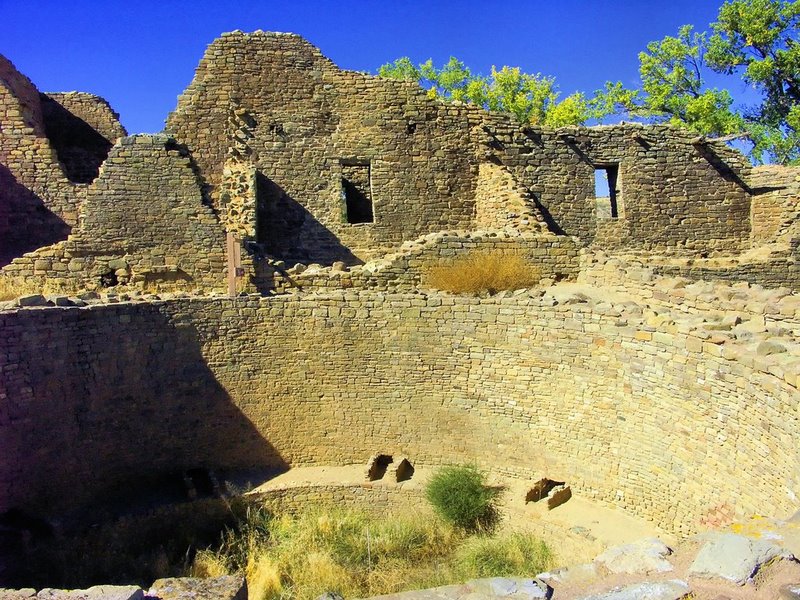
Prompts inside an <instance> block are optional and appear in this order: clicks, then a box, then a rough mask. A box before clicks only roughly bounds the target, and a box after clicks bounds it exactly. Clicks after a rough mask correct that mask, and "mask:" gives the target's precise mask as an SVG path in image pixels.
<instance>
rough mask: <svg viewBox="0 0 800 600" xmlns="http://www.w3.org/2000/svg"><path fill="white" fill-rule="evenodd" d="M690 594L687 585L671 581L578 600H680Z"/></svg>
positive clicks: (639, 585) (622, 588) (646, 584)
mask: <svg viewBox="0 0 800 600" xmlns="http://www.w3.org/2000/svg"><path fill="white" fill-rule="evenodd" d="M690 593H691V590H690V589H689V584H688V583H686V582H685V581H680V580H678V579H672V580H670V581H658V582H654V583H648V582H644V583H635V584H633V585H628V586H625V587H619V588H614V589H613V590H611V591H609V592H604V593H602V594H596V595H592V596H585V597H583V598H581V599H580V600H681V599H682V598H687V597H688V596H689V594H690Z"/></svg>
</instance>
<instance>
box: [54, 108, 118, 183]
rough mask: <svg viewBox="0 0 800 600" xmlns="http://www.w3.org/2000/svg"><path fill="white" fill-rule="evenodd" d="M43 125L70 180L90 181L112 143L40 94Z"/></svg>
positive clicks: (96, 172) (95, 174)
mask: <svg viewBox="0 0 800 600" xmlns="http://www.w3.org/2000/svg"><path fill="white" fill-rule="evenodd" d="M40 98H41V101H42V116H43V117H44V127H45V132H46V134H47V137H48V138H49V139H50V143H51V144H52V146H53V149H55V151H56V154H57V155H58V160H59V161H60V162H61V164H62V165H64V174H65V175H66V176H67V178H68V179H69V180H70V181H72V182H73V183H91V182H92V181H94V180H95V179H96V178H97V175H98V173H99V172H100V165H102V164H103V161H105V159H106V157H107V156H108V151H109V150H111V146H112V145H113V144H112V142H111V141H110V140H107V139H106V138H104V137H103V136H102V135H101V134H100V133H98V132H97V131H96V130H95V129H94V128H93V127H92V126H91V125H89V124H88V123H87V122H86V121H84V120H83V119H81V118H80V117H77V116H75V115H74V114H72V113H71V112H69V111H68V110H67V109H66V108H64V107H63V106H61V105H60V104H59V103H58V102H56V101H55V100H53V99H51V98H49V97H48V96H47V95H46V94H40Z"/></svg>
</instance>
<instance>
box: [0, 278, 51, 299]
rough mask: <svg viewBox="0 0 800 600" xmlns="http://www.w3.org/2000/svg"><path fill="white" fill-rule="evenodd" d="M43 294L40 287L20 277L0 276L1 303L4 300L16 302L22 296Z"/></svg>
mask: <svg viewBox="0 0 800 600" xmlns="http://www.w3.org/2000/svg"><path fill="white" fill-rule="evenodd" d="M41 293H42V289H41V287H40V286H36V285H33V284H32V283H30V282H28V281H25V280H24V279H22V278H20V277H10V276H8V275H0V302H2V301H4V300H15V299H16V298H19V297H20V296H28V295H31V294H41Z"/></svg>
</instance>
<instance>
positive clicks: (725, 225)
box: [483, 115, 750, 251]
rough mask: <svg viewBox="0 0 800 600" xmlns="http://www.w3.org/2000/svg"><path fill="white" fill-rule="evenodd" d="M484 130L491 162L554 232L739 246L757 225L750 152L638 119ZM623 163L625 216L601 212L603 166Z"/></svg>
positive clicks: (628, 241) (674, 245) (644, 245)
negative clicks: (598, 175) (598, 185)
mask: <svg viewBox="0 0 800 600" xmlns="http://www.w3.org/2000/svg"><path fill="white" fill-rule="evenodd" d="M490 118H491V121H492V122H491V123H490V124H488V125H487V126H486V127H485V128H484V130H483V133H484V136H485V138H486V140H487V141H486V144H487V145H488V146H489V147H490V148H491V156H492V157H494V160H497V161H500V162H502V164H503V165H505V166H506V167H507V168H509V169H510V170H511V171H512V173H513V174H514V175H515V177H516V179H517V181H519V182H520V183H521V184H522V185H524V186H525V187H527V188H528V189H529V190H530V191H531V192H532V194H533V196H534V197H535V198H536V199H537V200H538V202H539V203H540V204H541V206H542V209H543V212H544V213H545V215H546V216H549V218H550V224H551V228H553V229H554V230H555V231H559V232H563V233H567V234H569V235H575V236H578V237H579V238H581V240H583V241H584V242H585V243H589V242H592V241H594V243H595V244H596V245H597V246H598V247H609V248H614V247H635V248H639V249H648V250H650V249H671V250H695V251H708V250H713V249H718V250H726V251H733V250H740V249H742V248H743V247H745V246H746V242H747V240H748V237H749V233H750V195H749V188H748V187H747V185H746V184H745V183H744V180H745V177H746V175H747V173H748V172H749V166H748V163H747V161H746V159H745V158H744V157H743V156H742V155H741V154H739V153H738V152H736V151H733V150H731V149H729V148H727V147H726V146H725V145H724V144H713V143H711V144H696V143H693V140H694V139H695V137H696V136H695V134H693V133H691V132H688V131H683V130H678V129H675V128H672V127H669V126H643V125H636V124H627V125H614V126H603V127H565V128H562V129H558V130H547V129H539V128H532V127H523V126H519V125H514V124H512V123H505V122H501V121H500V119H499V118H494V117H493V116H492V115H488V116H487V120H489V119H490ZM609 165H615V166H617V167H618V169H619V178H618V181H617V187H618V190H619V198H618V203H619V214H620V216H619V218H618V219H616V220H613V221H610V220H598V219H597V213H598V211H597V208H596V204H595V177H594V171H595V168H596V167H603V166H609Z"/></svg>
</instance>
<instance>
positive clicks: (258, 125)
mask: <svg viewBox="0 0 800 600" xmlns="http://www.w3.org/2000/svg"><path fill="white" fill-rule="evenodd" d="M237 111H238V113H239V117H238V118H237V119H231V118H230V115H231V113H236V112H237ZM470 115H473V116H472V119H473V120H474V119H476V118H477V113H474V112H470V111H465V110H463V109H459V108H456V107H452V106H446V105H442V104H439V103H437V102H433V101H430V100H427V99H426V98H425V96H424V93H423V92H422V91H421V90H420V89H419V88H418V87H417V86H415V85H409V84H404V83H401V82H389V81H384V80H380V79H377V78H374V77H369V76H365V75H362V74H359V73H351V72H346V71H340V70H339V69H337V68H336V67H335V66H334V65H333V64H332V63H331V62H330V61H328V60H327V59H326V58H324V57H323V56H322V55H321V54H320V52H319V50H317V49H316V48H314V47H313V46H311V45H310V44H308V43H307V42H305V41H304V40H302V39H301V38H300V37H298V36H295V35H288V34H266V33H254V34H249V35H245V34H242V33H241V32H235V33H231V34H225V35H223V37H221V38H219V39H218V40H216V41H215V42H214V43H212V44H211V45H210V46H209V48H208V50H207V51H206V54H205V56H204V58H203V60H202V61H201V63H200V65H199V66H198V68H197V72H196V74H195V79H194V81H193V82H192V84H191V85H190V86H189V88H188V89H187V90H186V92H184V94H183V95H182V96H181V97H180V99H179V102H178V107H177V109H176V111H175V112H174V113H172V114H171V115H170V117H169V119H168V121H167V129H168V130H169V131H170V132H172V133H173V134H174V135H175V136H176V138H177V139H179V140H180V141H181V142H183V143H186V144H187V146H188V147H189V149H190V150H191V152H192V155H193V157H194V158H195V160H196V161H197V163H198V165H199V167H200V171H201V173H202V175H203V176H204V177H205V178H206V180H207V181H208V182H209V184H210V185H211V195H212V198H213V199H214V201H215V203H216V202H218V194H219V191H218V188H219V185H220V182H221V178H222V173H223V165H224V162H225V157H226V149H227V148H228V147H229V146H231V145H233V143H234V142H233V141H232V140H236V139H239V138H247V139H246V145H247V147H248V148H249V150H250V152H251V153H252V156H253V161H254V163H255V165H256V167H257V169H258V170H259V172H260V175H261V176H262V177H263V178H264V179H265V184H264V185H262V186H260V190H261V193H262V196H261V198H260V202H261V204H262V205H263V209H262V213H261V214H260V215H259V217H260V221H261V222H260V233H259V239H260V241H263V242H264V243H266V244H268V245H269V248H270V250H271V252H272V253H273V254H275V255H276V256H277V257H279V258H284V259H286V260H293V261H297V262H330V261H332V260H346V261H348V262H357V261H358V260H359V259H361V260H363V259H365V258H369V257H372V256H375V255H377V254H378V253H380V251H381V250H382V249H383V250H385V249H386V248H387V247H390V246H392V245H396V244H398V243H399V242H401V241H403V240H406V239H413V238H416V237H419V236H420V235H422V234H424V233H429V232H432V231H437V230H443V229H466V228H468V227H469V225H470V224H471V222H472V219H473V216H474V203H473V201H472V199H471V195H472V189H473V187H474V182H475V177H476V175H477V163H476V162H475V159H474V157H473V156H471V155H470V151H469V145H468V139H469V130H470V127H471V126H472V123H471V121H470ZM243 119H244V120H246V121H248V122H249V123H250V125H248V132H247V135H245V136H243V135H242V132H241V131H240V130H241V125H240V122H241V120H243ZM354 164H356V165H365V166H369V169H370V176H371V185H372V200H373V203H374V217H375V222H374V223H371V224H350V223H347V222H346V219H344V218H343V198H342V170H343V168H345V169H346V168H347V167H348V166H349V165H354Z"/></svg>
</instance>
